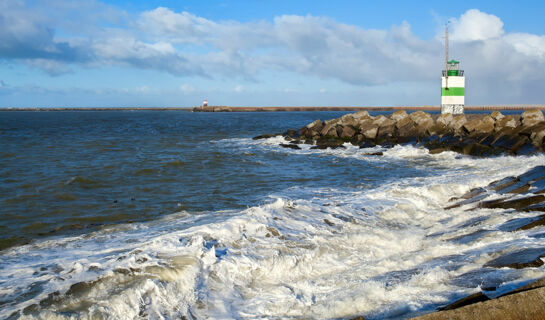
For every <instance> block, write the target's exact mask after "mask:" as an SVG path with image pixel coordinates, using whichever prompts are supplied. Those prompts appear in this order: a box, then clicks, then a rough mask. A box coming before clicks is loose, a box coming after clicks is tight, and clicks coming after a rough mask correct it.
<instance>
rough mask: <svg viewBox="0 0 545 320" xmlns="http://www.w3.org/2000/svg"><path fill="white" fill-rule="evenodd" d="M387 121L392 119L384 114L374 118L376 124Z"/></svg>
mask: <svg viewBox="0 0 545 320" xmlns="http://www.w3.org/2000/svg"><path fill="white" fill-rule="evenodd" d="M386 121H392V120H391V119H388V118H386V117H385V116H383V115H379V116H376V117H375V119H373V123H374V124H376V125H379V126H380V125H382V124H383V123H384V122H386Z"/></svg>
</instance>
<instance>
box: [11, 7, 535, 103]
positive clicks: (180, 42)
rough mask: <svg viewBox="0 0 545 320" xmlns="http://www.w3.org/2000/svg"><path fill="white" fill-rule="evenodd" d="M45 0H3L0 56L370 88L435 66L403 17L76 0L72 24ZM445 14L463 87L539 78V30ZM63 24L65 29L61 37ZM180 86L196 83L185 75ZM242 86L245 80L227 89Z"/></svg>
mask: <svg viewBox="0 0 545 320" xmlns="http://www.w3.org/2000/svg"><path fill="white" fill-rule="evenodd" d="M52 3H53V4H52V5H51V6H52V7H51V8H47V6H42V7H36V5H35V6H34V7H32V6H27V5H25V4H24V2H22V1H6V0H0V60H6V61H12V62H13V63H21V62H22V63H26V64H28V65H31V66H33V67H36V68H40V69H42V70H44V71H45V72H47V73H49V74H52V75H59V74H63V73H66V72H69V71H70V69H71V67H72V66H84V67H87V68H95V67H103V66H122V67H129V68H138V69H149V70H158V71H161V72H166V73H170V74H173V75H175V76H181V77H185V76H201V77H204V78H208V79H226V78H227V79H232V78H237V80H236V81H241V82H243V81H248V80H258V81H259V79H260V76H261V73H262V72H266V71H272V72H276V73H278V72H280V73H284V74H289V75H296V76H298V75H301V76H304V77H314V78H319V79H333V80H339V81H340V82H344V83H348V84H351V85H355V86H358V87H362V86H364V87H371V88H372V87H376V86H384V85H390V84H395V83H417V84H418V83H421V84H422V83H430V82H432V81H436V79H438V77H439V76H440V69H441V67H442V59H443V57H442V53H443V44H442V41H441V39H440V37H441V35H438V36H437V37H436V38H434V39H431V40H424V39H420V38H418V37H417V36H415V35H414V34H413V33H412V31H411V26H410V24H409V23H408V22H405V21H403V22H401V23H400V24H399V25H395V26H392V27H391V28H388V29H384V30H374V29H364V28H361V27H359V26H354V25H348V24H344V23H341V22H338V21H335V20H333V19H330V18H327V17H315V16H310V15H307V16H298V15H282V16H277V17H275V18H274V19H273V20H272V21H252V22H237V21H212V20H209V19H205V18H203V17H199V16H197V15H195V14H192V13H189V12H175V11H173V10H170V9H168V8H164V7H159V8H156V9H154V10H149V11H144V12H141V13H138V14H136V15H133V16H131V15H129V14H127V13H124V12H122V11H120V10H117V11H116V10H115V9H113V8H111V7H107V6H105V5H102V4H100V3H99V2H85V1H83V2H82V1H79V2H78V4H81V5H86V6H87V7H88V8H99V9H97V10H96V12H98V13H95V14H93V15H91V16H90V17H81V23H79V24H77V25H76V24H73V23H68V22H66V21H70V20H71V19H68V18H69V17H71V16H72V15H73V14H76V15H77V12H79V11H78V9H77V8H78V5H73V4H72V2H71V1H64V0H56V1H54V2H52ZM89 10H90V11H93V10H91V9H89ZM62 15H64V17H65V18H66V19H62V17H63V16H62ZM50 16H52V17H53V18H51V17H50ZM79 16H81V13H79ZM104 21H105V22H106V23H102V22H104ZM451 21H452V36H451V39H452V43H451V57H453V58H457V59H460V60H461V62H462V67H463V68H464V69H465V70H466V75H467V77H468V83H471V81H473V84H474V87H473V89H475V90H473V89H470V88H468V95H469V96H471V95H473V96H474V97H479V95H481V96H482V99H484V98H485V96H486V95H488V96H491V92H495V93H494V95H502V94H503V95H507V93H506V92H508V91H509V90H507V89H508V88H515V87H518V88H522V89H521V91H520V96H523V95H524V94H526V93H528V92H527V91H525V90H524V88H525V87H528V88H530V87H532V88H533V84H535V83H543V81H545V75H543V74H542V73H541V72H539V70H543V69H544V68H545V36H544V35H540V34H528V33H507V32H505V30H504V29H503V22H502V21H501V19H500V18H499V17H497V16H494V15H492V14H488V13H485V12H481V11H479V10H477V9H472V10H468V11H467V12H465V13H464V14H462V15H461V16H460V17H453V18H451ZM78 22H80V21H78ZM61 29H62V30H63V34H64V35H65V34H66V33H69V34H70V35H69V36H66V35H65V36H64V37H61V36H60V35H59V33H60V32H59V31H58V30H61ZM67 31H68V32H67ZM243 83H244V82H243ZM179 89H180V90H181V91H182V92H184V93H190V92H194V91H195V88H194V87H193V86H192V85H190V84H182V85H181V86H180V88H179ZM242 91H244V86H243V84H240V85H237V87H235V88H234V89H233V92H235V93H240V92H242ZM317 91H319V87H318V88H316V92H317ZM244 92H245V93H246V94H249V93H248V92H247V91H244ZM392 94H395V93H392ZM530 94H533V95H534V96H535V95H536V94H538V93H535V92H532V93H530Z"/></svg>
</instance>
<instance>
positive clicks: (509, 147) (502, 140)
mask: <svg viewBox="0 0 545 320" xmlns="http://www.w3.org/2000/svg"><path fill="white" fill-rule="evenodd" d="M528 142H529V139H528V138H527V137H525V136H519V135H511V134H504V135H500V136H498V137H497V138H496V140H494V141H493V142H492V144H491V146H493V147H496V148H502V149H504V150H506V151H509V152H511V153H515V152H516V151H517V150H518V149H519V148H520V147H522V146H523V145H525V144H527V143H528Z"/></svg>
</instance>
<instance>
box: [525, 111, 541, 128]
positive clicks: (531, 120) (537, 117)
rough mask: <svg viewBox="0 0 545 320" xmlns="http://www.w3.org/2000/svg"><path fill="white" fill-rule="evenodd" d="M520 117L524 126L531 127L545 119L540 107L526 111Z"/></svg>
mask: <svg viewBox="0 0 545 320" xmlns="http://www.w3.org/2000/svg"><path fill="white" fill-rule="evenodd" d="M520 118H521V122H522V125H523V126H524V127H530V126H533V125H535V124H537V123H539V122H541V121H545V117H544V116H543V113H542V112H541V110H539V109H533V110H528V111H524V112H523V113H522V115H521V116H520Z"/></svg>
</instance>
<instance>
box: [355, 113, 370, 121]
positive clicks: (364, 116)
mask: <svg viewBox="0 0 545 320" xmlns="http://www.w3.org/2000/svg"><path fill="white" fill-rule="evenodd" d="M352 117H354V119H358V120H361V119H373V117H371V116H370V115H369V112H367V111H358V112H356V113H353V114H352Z"/></svg>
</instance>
